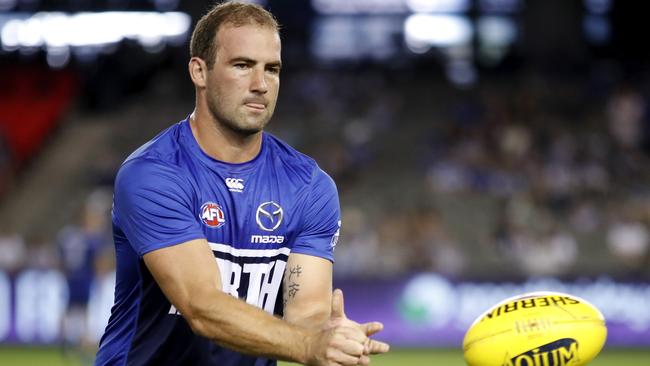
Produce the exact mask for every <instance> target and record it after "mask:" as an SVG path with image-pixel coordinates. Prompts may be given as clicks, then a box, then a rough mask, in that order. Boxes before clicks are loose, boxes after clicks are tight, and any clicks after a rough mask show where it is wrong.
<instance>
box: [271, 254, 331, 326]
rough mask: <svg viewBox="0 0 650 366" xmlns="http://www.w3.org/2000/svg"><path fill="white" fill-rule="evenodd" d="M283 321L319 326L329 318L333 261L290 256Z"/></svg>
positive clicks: (285, 278) (286, 275) (284, 285)
mask: <svg viewBox="0 0 650 366" xmlns="http://www.w3.org/2000/svg"><path fill="white" fill-rule="evenodd" d="M282 287H283V298H284V319H285V320H287V321H288V322H290V323H294V324H298V325H302V326H309V327H311V326H320V325H322V324H323V323H325V322H326V321H327V320H328V319H329V316H330V310H331V302H332V262H330V261H329V260H327V259H324V258H320V257H316V256H312V255H306V254H298V253H291V254H290V255H289V259H288V261H287V267H286V269H285V273H284V281H283V285H282Z"/></svg>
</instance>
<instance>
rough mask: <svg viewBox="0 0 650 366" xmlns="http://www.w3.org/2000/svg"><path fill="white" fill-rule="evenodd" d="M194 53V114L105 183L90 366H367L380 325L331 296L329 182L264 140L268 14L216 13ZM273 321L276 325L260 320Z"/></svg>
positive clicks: (229, 9)
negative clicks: (108, 271) (107, 287)
mask: <svg viewBox="0 0 650 366" xmlns="http://www.w3.org/2000/svg"><path fill="white" fill-rule="evenodd" d="M191 55H192V58H191V60H190V62H189V72H190V76H191V78H192V81H193V83H194V85H195V90H196V108H195V110H194V112H193V113H192V115H191V116H190V117H188V118H187V119H186V120H184V121H182V122H180V123H178V124H176V125H174V126H172V127H170V128H169V129H167V130H165V131H164V132H162V133H161V134H160V135H158V136H157V137H156V138H154V139H153V140H152V141H150V142H149V143H147V144H145V145H144V146H143V147H141V148H140V149H138V150H137V151H136V152H134V153H133V154H132V155H131V156H130V157H129V158H128V159H127V160H126V161H125V163H124V164H123V165H122V168H121V169H120V172H119V173H118V176H117V179H116V184H115V196H114V209H113V225H114V238H115V245H116V257H117V284H116V292H115V306H114V307H113V309H112V314H111V319H110V321H109V324H108V326H107V329H106V333H105V334H104V336H103V337H102V340H101V343H100V349H99V351H98V355H97V360H96V364H97V365H108V364H110V365H114V364H118V365H124V364H134V365H146V364H155V365H166V364H183V365H187V364H191V365H273V364H275V361H272V360H267V359H266V358H265V357H268V358H270V359H284V360H291V361H297V362H301V363H306V364H313V365H356V364H367V363H368V362H369V358H368V355H369V354H376V353H383V352H386V351H388V345H386V344H384V343H381V342H377V341H371V340H369V339H368V338H367V337H368V336H369V335H372V334H373V333H375V332H377V331H379V330H381V328H382V325H381V324H380V323H376V322H372V323H367V324H363V325H359V324H357V323H355V322H353V321H351V320H348V319H347V318H346V317H345V314H344V311H343V297H342V293H341V292H340V291H335V292H334V293H333V295H332V285H331V277H332V260H333V256H332V252H333V249H334V246H335V245H336V240H337V238H338V230H339V226H340V210H339V205H338V195H337V192H336V187H335V186H334V183H333V181H332V180H331V179H330V178H329V176H327V175H326V174H325V173H324V172H323V171H322V170H320V169H319V168H318V166H317V165H316V164H315V162H314V161H313V160H312V159H310V158H308V157H306V156H304V155H302V154H300V153H298V152H297V151H295V150H293V149H292V148H291V147H289V146H287V145H286V144H284V143H283V142H281V141H279V140H277V139H276V138H274V137H273V136H271V135H269V134H266V133H263V132H262V129H263V128H264V126H265V125H266V123H267V122H268V121H269V119H270V118H271V116H272V114H273V111H274V108H275V102H276V100H277V95H278V90H279V74H280V68H281V57H280V38H279V33H278V26H277V23H276V21H275V19H274V18H273V16H272V15H271V14H270V13H268V12H266V11H265V10H264V9H262V8H261V7H258V6H255V5H246V4H238V3H225V4H221V5H218V6H216V7H215V8H213V9H212V10H211V11H210V12H209V13H208V14H207V15H206V16H204V17H203V18H202V19H201V20H200V21H199V23H198V24H197V26H196V29H195V31H194V33H193V35H192V42H191ZM215 260H216V262H217V265H215ZM283 277H284V293H283V294H282V295H280V286H281V283H282V279H283ZM228 295H232V296H228ZM236 297H238V298H240V299H244V300H245V302H244V301H241V300H240V299H237V298H236ZM251 305H255V306H257V307H259V308H262V309H264V310H266V312H264V311H261V310H259V309H257V308H256V307H254V306H251ZM281 312H284V319H285V320H284V321H283V320H280V319H278V318H276V317H274V316H271V315H270V314H268V313H276V314H279V313H281ZM181 315H182V316H181ZM245 354H248V355H253V356H247V355H245Z"/></svg>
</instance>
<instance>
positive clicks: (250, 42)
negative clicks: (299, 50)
mask: <svg viewBox="0 0 650 366" xmlns="http://www.w3.org/2000/svg"><path fill="white" fill-rule="evenodd" d="M280 66H281V58H280V36H279V35H278V33H277V31H276V30H274V29H273V28H271V27H263V26H259V25H255V24H251V25H244V26H241V27H234V26H232V25H229V24H225V25H222V26H221V27H220V29H219V31H218V32H217V51H216V60H215V63H214V66H213V67H212V69H211V70H209V71H208V74H207V85H206V96H207V104H208V108H209V110H210V113H211V114H212V116H213V117H214V118H215V119H216V120H217V122H218V123H220V124H221V125H222V126H224V127H227V128H229V129H231V130H233V131H235V132H238V133H241V134H245V135H251V134H254V133H257V132H259V131H261V130H262V129H263V128H264V126H265V125H266V124H267V123H268V121H269V120H270V119H271V116H272V115H273V111H274V110H275V102H276V101H277V98H278V90H279V88H280Z"/></svg>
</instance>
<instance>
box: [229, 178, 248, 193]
mask: <svg viewBox="0 0 650 366" xmlns="http://www.w3.org/2000/svg"><path fill="white" fill-rule="evenodd" d="M226 187H228V190H229V191H230V192H243V191H244V180H243V179H239V178H226Z"/></svg>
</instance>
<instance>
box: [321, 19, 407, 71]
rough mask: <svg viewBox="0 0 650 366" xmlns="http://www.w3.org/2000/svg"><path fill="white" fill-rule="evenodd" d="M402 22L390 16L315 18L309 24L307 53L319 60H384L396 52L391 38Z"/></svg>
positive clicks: (396, 33)
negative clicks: (311, 33)
mask: <svg viewBox="0 0 650 366" xmlns="http://www.w3.org/2000/svg"><path fill="white" fill-rule="evenodd" d="M401 31H402V19H401V17H395V16H390V15H383V16H379V15H378V16H367V17H353V16H345V15H333V16H326V17H319V18H317V19H316V20H315V21H314V23H313V38H312V42H311V52H312V54H313V55H314V56H315V57H316V58H317V59H318V60H320V61H325V62H329V61H356V60H360V59H367V58H370V59H374V60H385V59H388V58H390V57H391V56H395V55H396V54H397V52H398V49H397V45H396V44H395V42H394V39H395V38H396V37H395V35H401Z"/></svg>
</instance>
